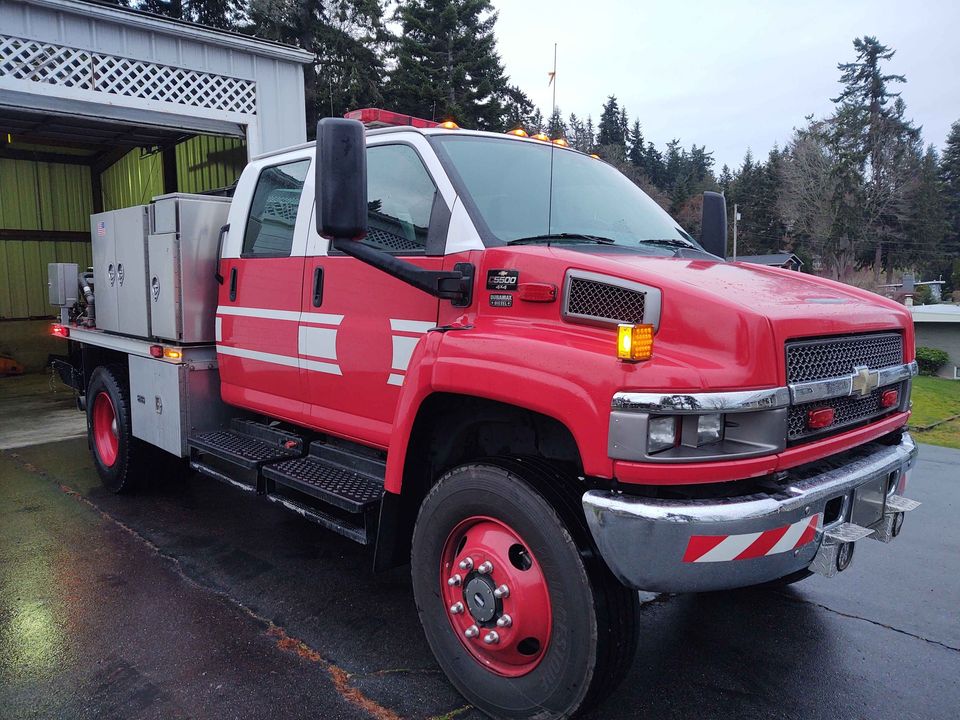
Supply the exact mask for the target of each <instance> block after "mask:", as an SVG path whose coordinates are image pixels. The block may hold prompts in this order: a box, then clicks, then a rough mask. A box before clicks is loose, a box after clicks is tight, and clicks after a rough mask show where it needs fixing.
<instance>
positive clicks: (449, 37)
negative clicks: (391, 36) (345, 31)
mask: <svg viewBox="0 0 960 720" xmlns="http://www.w3.org/2000/svg"><path fill="white" fill-rule="evenodd" d="M395 19H396V21H397V22H398V23H399V25H400V37H399V38H398V40H397V43H396V67H395V68H394V70H393V71H392V72H391V74H390V81H389V83H388V86H387V93H386V94H387V96H388V98H389V100H390V105H391V107H393V108H395V109H396V110H397V111H399V112H403V113H408V114H411V115H416V116H419V117H425V118H430V119H437V120H439V119H442V118H452V119H454V120H456V122H457V123H459V124H460V125H463V126H464V127H469V128H477V129H481V130H502V129H503V128H504V125H505V112H504V101H505V98H506V95H507V88H508V87H509V85H508V79H507V76H506V74H505V73H504V69H503V64H502V63H501V61H500V56H499V55H498V54H497V44H496V37H495V36H494V25H495V24H496V21H497V13H496V12H495V11H494V10H493V7H492V5H491V4H490V2H489V0H401V1H400V2H399V4H398V6H397V11H396V15H395Z"/></svg>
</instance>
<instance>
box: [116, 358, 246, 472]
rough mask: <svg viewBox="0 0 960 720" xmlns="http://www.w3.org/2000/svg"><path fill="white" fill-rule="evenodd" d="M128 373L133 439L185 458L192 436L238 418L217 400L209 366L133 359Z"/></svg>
mask: <svg viewBox="0 0 960 720" xmlns="http://www.w3.org/2000/svg"><path fill="white" fill-rule="evenodd" d="M211 366H213V367H211ZM129 368H130V400H131V405H132V409H131V424H132V429H133V435H134V437H138V438H140V439H141V440H144V441H146V442H148V443H150V444H151V445H156V446H157V447H159V448H162V449H163V450H166V451H167V452H169V453H173V454H174V455H177V456H180V457H186V455H187V438H188V437H189V436H190V434H191V432H199V431H201V430H214V429H216V428H219V427H223V426H225V425H226V423H227V422H228V420H229V417H230V415H231V414H236V413H231V412H230V411H229V408H228V407H227V405H225V404H224V403H223V401H221V400H220V374H219V372H218V371H217V369H216V367H215V363H213V362H199V363H183V364H177V363H171V362H167V361H165V360H155V359H153V358H148V357H141V356H138V355H131V356H130V357H129Z"/></svg>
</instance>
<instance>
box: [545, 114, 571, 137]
mask: <svg viewBox="0 0 960 720" xmlns="http://www.w3.org/2000/svg"><path fill="white" fill-rule="evenodd" d="M547 135H549V136H550V139H551V140H553V139H554V138H566V137H567V125H566V123H564V122H563V113H562V112H560V108H555V109H554V111H553V114H551V115H550V121H549V122H548V123H547Z"/></svg>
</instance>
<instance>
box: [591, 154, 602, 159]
mask: <svg viewBox="0 0 960 720" xmlns="http://www.w3.org/2000/svg"><path fill="white" fill-rule="evenodd" d="M590 157H592V158H593V159H594V160H599V159H600V156H599V155H597V154H596V153H590Z"/></svg>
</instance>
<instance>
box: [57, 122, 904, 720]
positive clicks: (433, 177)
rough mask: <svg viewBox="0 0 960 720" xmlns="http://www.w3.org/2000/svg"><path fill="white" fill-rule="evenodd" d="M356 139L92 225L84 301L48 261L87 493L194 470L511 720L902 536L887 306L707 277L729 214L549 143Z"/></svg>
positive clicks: (568, 707)
mask: <svg viewBox="0 0 960 720" xmlns="http://www.w3.org/2000/svg"><path fill="white" fill-rule="evenodd" d="M355 118H356V119H342V118H339V119H334V118H330V119H324V120H322V121H321V122H320V124H319V127H318V134H317V141H316V143H315V144H307V145H302V146H299V147H293V148H290V149H287V150H283V151H280V152H274V153H271V154H268V155H263V156H261V157H258V158H256V159H254V160H253V161H252V162H251V163H250V164H249V165H248V167H247V168H246V169H245V170H244V172H243V174H242V176H241V177H240V179H239V181H238V183H237V185H236V188H235V191H234V192H233V194H232V197H214V196H201V195H167V196H162V197H159V198H156V199H154V201H153V202H151V203H150V204H149V205H146V206H138V207H133V208H125V209H122V210H117V211H113V212H109V213H103V214H99V215H95V216H93V218H92V225H91V227H92V238H93V248H94V267H93V268H92V270H90V271H89V272H83V273H80V274H79V283H77V282H76V278H77V275H78V273H77V272H76V271H77V268H76V267H70V266H64V265H53V266H51V268H50V293H51V301H52V302H53V303H54V304H56V305H59V306H60V307H61V321H60V322H59V323H58V324H57V325H55V326H54V329H53V331H54V333H55V334H57V335H61V336H63V337H65V338H68V339H69V344H68V348H69V350H68V353H67V354H65V355H64V357H63V358H62V359H61V360H58V361H57V369H58V371H59V372H60V374H61V376H62V377H63V378H64V379H65V380H66V381H67V382H68V383H69V384H71V385H72V386H73V387H74V388H75V389H76V391H77V394H78V403H79V405H80V407H81V408H83V409H85V411H86V416H87V421H88V426H89V445H90V449H91V452H92V454H93V459H94V462H95V464H96V468H97V471H98V472H99V474H100V476H101V477H102V479H103V482H104V484H105V485H106V486H107V487H108V488H110V489H111V490H113V491H115V492H126V491H128V490H132V489H134V488H135V487H136V486H137V485H138V484H139V483H141V482H143V481H144V480H145V479H147V478H149V477H150V476H152V475H163V474H166V473H170V472H177V471H178V470H179V469H180V466H181V465H185V464H187V463H189V466H190V468H192V469H193V470H194V471H196V472H197V473H200V474H203V475H206V476H210V477H212V478H216V479H218V480H221V481H224V482H226V483H229V484H230V485H232V486H234V487H237V488H241V489H243V490H247V491H249V492H251V493H255V494H256V495H258V496H261V497H262V498H263V499H264V500H265V501H271V502H274V503H278V504H280V505H281V506H284V507H286V508H289V509H291V510H294V511H295V512H297V513H299V514H300V515H302V516H303V517H304V518H305V519H307V520H310V521H313V522H315V523H318V524H320V525H322V526H323V527H325V528H328V529H330V530H332V531H334V532H337V533H340V534H341V535H344V536H346V537H348V538H351V539H353V540H355V541H357V542H359V543H362V544H368V545H371V546H373V551H372V564H373V568H374V571H379V570H382V569H384V568H388V567H391V566H395V565H399V564H404V563H408V562H409V564H410V567H411V574H412V582H413V589H414V593H415V597H416V604H417V609H418V611H419V614H420V618H421V620H422V623H423V628H424V631H425V633H426V638H427V641H428V642H429V644H430V646H431V648H432V650H433V652H434V653H435V655H436V657H437V660H438V662H439V664H440V665H441V667H442V668H443V669H444V671H445V672H446V674H447V676H448V677H449V678H450V681H451V682H452V683H453V684H454V685H455V686H456V687H457V688H458V689H459V690H460V692H462V693H463V695H464V696H465V697H466V698H467V699H468V700H469V701H470V702H471V703H473V704H474V705H475V706H476V707H478V708H480V709H481V710H483V711H484V712H486V713H488V714H489V715H491V716H494V717H503V718H533V717H536V718H558V717H566V716H569V715H570V714H572V713H574V712H576V711H578V710H580V709H583V708H586V707H588V706H589V705H590V704H591V703H593V702H595V701H597V700H598V699H600V698H603V697H604V696H605V695H606V694H608V693H609V692H610V690H611V689H612V688H613V687H614V686H615V685H616V684H617V683H618V682H619V681H620V680H621V678H622V677H623V675H624V673H625V672H626V670H627V669H628V667H629V665H630V662H631V658H632V656H633V654H634V650H635V648H636V645H637V622H638V619H637V618H638V615H637V613H638V596H637V592H636V590H637V589H643V590H649V591H660V592H699V591H710V590H720V589H726V588H737V587H744V586H750V585H758V584H764V583H771V582H780V583H785V582H793V581H796V580H798V579H801V578H803V577H806V576H807V575H809V574H810V573H813V572H819V573H822V574H824V575H827V576H830V575H834V574H836V573H837V572H838V571H841V570H843V569H845V568H846V567H847V566H848V565H849V563H850V561H851V559H852V555H853V549H854V547H855V543H857V542H858V541H859V540H861V539H864V538H870V539H874V540H879V541H881V542H889V541H891V540H892V539H893V538H894V537H896V536H897V534H898V533H899V532H900V528H901V525H902V522H903V517H904V513H905V512H907V511H909V510H912V509H913V508H914V507H916V505H917V503H916V502H914V501H912V500H909V499H907V498H906V497H905V496H904V489H905V484H906V478H907V471H908V469H909V468H910V466H911V464H912V463H913V460H914V457H915V455H916V446H915V444H914V442H913V441H912V440H911V438H910V436H909V435H908V434H907V433H906V432H905V423H906V422H907V418H908V416H909V408H910V385H911V378H912V376H913V375H915V374H916V369H917V366H916V363H915V361H914V335H913V326H912V323H911V318H910V315H909V313H908V312H907V311H906V310H905V309H904V308H902V307H900V306H898V305H896V304H894V303H892V302H890V301H887V300H885V299H883V298H881V297H879V296H877V295H874V294H872V293H869V292H866V291H863V290H859V289H857V288H854V287H850V286H847V285H841V284H839V283H835V282H830V281H827V280H823V279H819V278H814V277H810V276H808V275H802V274H800V273H797V272H794V271H788V270H782V269H777V268H769V267H761V266H756V265H748V264H744V263H735V262H726V261H725V260H724V259H723V255H724V249H725V243H726V210H725V205H724V200H723V198H722V196H720V195H717V194H711V193H708V194H706V195H705V197H704V212H703V232H702V235H701V238H700V241H699V242H698V241H696V240H694V238H692V237H691V236H690V235H688V234H687V233H686V232H685V231H684V230H683V229H682V228H680V227H679V226H678V225H677V223H676V222H674V221H673V220H672V219H671V218H670V217H669V216H668V215H667V213H665V212H664V211H663V210H661V209H660V208H659V207H658V206H657V205H656V204H655V203H654V202H653V201H652V200H651V199H650V198H649V197H647V196H646V195H645V194H644V193H643V192H642V191H641V190H640V189H639V188H637V187H636V186H635V185H634V184H633V183H631V182H630V181H629V180H627V179H626V178H625V177H624V176H623V175H621V174H620V173H619V172H617V170H616V169H614V168H613V167H612V166H610V165H609V164H607V163H605V162H603V161H602V160H600V159H598V158H595V157H592V156H590V155H586V154H583V153H580V152H577V151H574V150H572V149H570V148H568V147H565V146H564V144H563V143H561V142H551V141H549V139H547V138H545V137H526V136H525V133H523V132H522V131H514V132H513V133H510V134H502V135H501V134H494V133H489V132H474V131H469V130H463V129H459V128H457V127H456V125H454V124H452V123H444V124H441V125H435V124H433V123H429V122H426V121H420V120H416V119H414V118H409V117H406V116H401V115H397V114H394V113H388V112H386V111H379V110H364V111H359V112H357V113H355ZM360 121H363V122H364V123H366V124H368V125H380V126H381V127H378V128H377V129H372V128H370V127H368V128H367V129H366V130H365V129H364V127H363V125H362V124H361V122H360ZM165 458H166V460H165ZM178 463H179V464H178Z"/></svg>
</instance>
